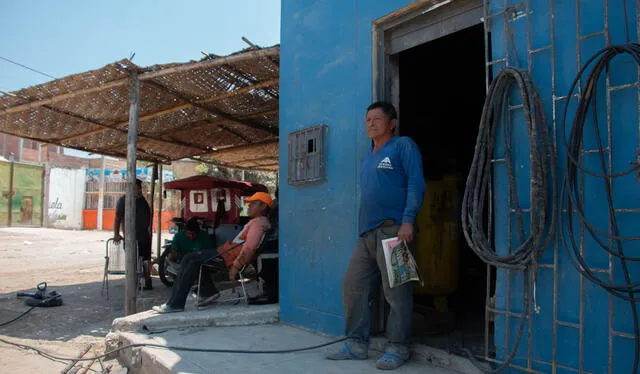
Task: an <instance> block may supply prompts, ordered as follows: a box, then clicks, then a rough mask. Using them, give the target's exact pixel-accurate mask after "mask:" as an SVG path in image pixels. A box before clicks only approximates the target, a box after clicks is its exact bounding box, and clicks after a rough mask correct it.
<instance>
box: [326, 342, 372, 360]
mask: <svg viewBox="0 0 640 374" xmlns="http://www.w3.org/2000/svg"><path fill="white" fill-rule="evenodd" d="M368 350H369V347H367V346H366V345H364V344H360V343H356V342H348V343H347V342H345V343H343V344H342V346H341V347H340V349H338V350H337V351H336V352H334V353H331V354H329V355H328V356H327V359H328V360H366V359H367V358H369V353H368Z"/></svg>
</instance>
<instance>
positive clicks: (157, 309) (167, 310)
mask: <svg viewBox="0 0 640 374" xmlns="http://www.w3.org/2000/svg"><path fill="white" fill-rule="evenodd" d="M151 309H152V310H153V311H154V312H156V313H160V314H164V313H176V312H183V311H184V308H174V307H172V306H169V305H167V304H162V305H160V306H157V305H156V306H154V307H153V308H151Z"/></svg>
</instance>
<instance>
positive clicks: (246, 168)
mask: <svg viewBox="0 0 640 374" xmlns="http://www.w3.org/2000/svg"><path fill="white" fill-rule="evenodd" d="M190 159H191V160H193V161H197V162H202V163H203V164H208V165H214V166H220V167H223V168H227V169H237V170H253V171H271V172H272V171H273V170H270V169H260V168H254V167H244V166H237V165H233V164H229V163H226V162H218V161H211V160H207V159H201V158H195V157H190Z"/></svg>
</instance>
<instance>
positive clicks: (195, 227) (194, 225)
mask: <svg viewBox="0 0 640 374" xmlns="http://www.w3.org/2000/svg"><path fill="white" fill-rule="evenodd" d="M185 228H186V229H187V231H193V232H198V231H200V224H199V223H198V219H197V218H195V217H191V218H189V219H188V220H187V222H186V224H185Z"/></svg>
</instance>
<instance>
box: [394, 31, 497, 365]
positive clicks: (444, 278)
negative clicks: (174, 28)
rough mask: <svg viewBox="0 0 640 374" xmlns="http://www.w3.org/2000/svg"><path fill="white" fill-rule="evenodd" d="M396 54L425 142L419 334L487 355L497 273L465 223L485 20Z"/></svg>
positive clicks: (408, 125)
mask: <svg viewBox="0 0 640 374" xmlns="http://www.w3.org/2000/svg"><path fill="white" fill-rule="evenodd" d="M395 58H396V61H397V64H398V65H397V67H398V73H399V113H400V122H399V123H400V126H399V129H400V135H402V136H409V137H411V138H412V139H413V140H414V141H415V142H416V143H417V144H418V146H419V147H420V150H421V152H422V156H423V164H424V173H425V178H426V180H427V195H426V196H425V202H424V204H423V208H422V210H421V212H420V215H419V217H418V219H417V223H418V227H419V230H420V232H419V235H418V240H417V243H416V247H415V254H416V260H417V262H418V264H419V267H420V272H421V275H422V277H423V278H424V281H425V285H424V286H422V287H421V286H419V285H416V289H415V293H414V301H415V309H414V335H415V338H416V341H417V342H418V343H423V344H427V345H430V346H434V347H436V348H440V349H444V350H447V351H449V352H452V353H456V354H463V349H469V350H471V351H472V352H473V353H474V354H476V355H478V356H484V355H485V351H484V344H485V336H484V331H485V302H486V300H487V289H488V288H489V289H490V290H491V291H490V292H491V293H493V287H487V278H488V277H490V278H491V277H492V275H491V272H490V271H488V270H487V267H486V265H485V264H484V263H483V262H482V261H481V260H480V259H479V258H478V257H477V256H476V255H475V254H474V253H473V251H472V250H471V249H470V248H469V247H468V245H467V243H466V241H465V239H464V236H463V234H462V231H461V225H460V206H461V202H462V194H463V191H464V183H465V180H466V176H467V174H468V172H469V168H470V165H471V162H472V159H473V152H474V147H475V141H476V136H477V127H478V124H479V122H480V116H481V112H482V106H483V103H484V99H485V93H486V91H485V38H484V29H483V26H482V25H481V24H478V25H476V26H472V27H469V28H466V29H463V30H461V31H457V32H455V33H453V34H449V35H447V36H445V37H442V38H438V39H436V40H434V41H431V42H428V43H425V44H421V45H418V46H416V47H413V48H411V49H408V50H405V51H403V52H400V53H399V54H398V55H396V56H395ZM491 296H493V295H489V297H491ZM489 331H492V328H491V327H490V328H489ZM492 340H493V339H492V337H490V339H489V342H491V341H492Z"/></svg>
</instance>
